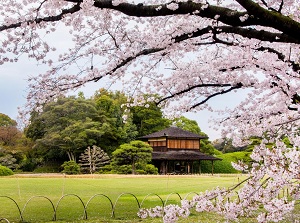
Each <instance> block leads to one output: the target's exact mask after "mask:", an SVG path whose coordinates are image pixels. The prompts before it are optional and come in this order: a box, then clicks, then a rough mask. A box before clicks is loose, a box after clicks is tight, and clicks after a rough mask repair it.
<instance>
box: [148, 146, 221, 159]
mask: <svg viewBox="0 0 300 223" xmlns="http://www.w3.org/2000/svg"><path fill="white" fill-rule="evenodd" d="M152 160H222V159H220V158H217V157H214V156H211V155H207V154H204V153H201V152H200V151H199V150H187V149H184V150H169V151H167V152H157V151H153V152H152Z"/></svg>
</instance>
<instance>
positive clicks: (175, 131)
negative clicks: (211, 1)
mask: <svg viewBox="0 0 300 223" xmlns="http://www.w3.org/2000/svg"><path fill="white" fill-rule="evenodd" d="M164 136H168V137H174V138H195V139H206V138H207V137H205V136H201V135H198V134H195V133H192V132H189V131H185V130H183V129H181V128H178V127H169V128H166V129H163V130H161V131H159V132H154V133H151V134H149V135H145V136H142V137H141V139H150V138H159V137H164Z"/></svg>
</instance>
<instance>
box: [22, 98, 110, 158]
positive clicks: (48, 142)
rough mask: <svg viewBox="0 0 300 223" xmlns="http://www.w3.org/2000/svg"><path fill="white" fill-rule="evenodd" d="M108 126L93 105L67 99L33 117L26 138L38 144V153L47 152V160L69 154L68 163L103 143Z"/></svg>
mask: <svg viewBox="0 0 300 223" xmlns="http://www.w3.org/2000/svg"><path fill="white" fill-rule="evenodd" d="M107 126H108V125H107V124H106V123H105V122H104V121H103V118H101V117H100V115H99V114H98V111H97V109H96V106H95V104H94V102H93V101H91V100H86V99H82V98H75V97H67V98H60V99H58V101H57V102H52V103H48V104H46V105H45V106H44V109H43V112H42V113H40V114H36V113H34V114H33V115H32V118H31V124H30V125H29V126H28V128H27V130H26V135H27V137H30V138H32V139H34V140H35V147H36V148H37V149H38V150H44V152H43V153H45V157H48V158H50V159H51V158H54V157H53V155H55V154H56V156H57V155H58V154H63V153H66V154H67V155H68V157H69V160H76V157H77V156H78V155H79V154H80V153H81V152H82V151H83V150H84V148H86V147H87V146H88V145H93V144H95V143H97V142H98V141H100V138H101V136H102V135H103V134H104V132H105V131H107V130H108V127H107ZM52 151H56V152H54V153H53V152H52Z"/></svg>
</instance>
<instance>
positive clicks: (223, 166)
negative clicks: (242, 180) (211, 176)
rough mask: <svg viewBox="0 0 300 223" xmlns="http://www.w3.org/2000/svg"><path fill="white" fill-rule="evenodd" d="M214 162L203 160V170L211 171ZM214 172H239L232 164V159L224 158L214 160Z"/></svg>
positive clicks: (203, 171) (205, 171)
mask: <svg viewBox="0 0 300 223" xmlns="http://www.w3.org/2000/svg"><path fill="white" fill-rule="evenodd" d="M211 170H212V163H211V161H207V160H204V161H201V172H202V173H211ZM214 173H238V171H237V170H236V169H234V168H233V167H232V165H231V161H228V160H226V159H223V160H221V161H214Z"/></svg>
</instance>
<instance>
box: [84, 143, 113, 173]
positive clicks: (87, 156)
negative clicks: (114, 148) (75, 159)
mask: <svg viewBox="0 0 300 223" xmlns="http://www.w3.org/2000/svg"><path fill="white" fill-rule="evenodd" d="M79 159H80V160H79V165H80V167H81V169H82V170H83V172H89V173H91V174H92V173H95V172H96V171H98V170H99V169H100V168H101V167H102V166H104V165H107V164H109V161H110V158H109V156H108V155H107V153H105V152H104V151H103V150H102V149H101V148H100V147H98V146H95V145H93V146H92V148H91V147H89V146H88V148H87V149H86V150H85V151H84V153H82V154H81V155H80V157H79Z"/></svg>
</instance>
